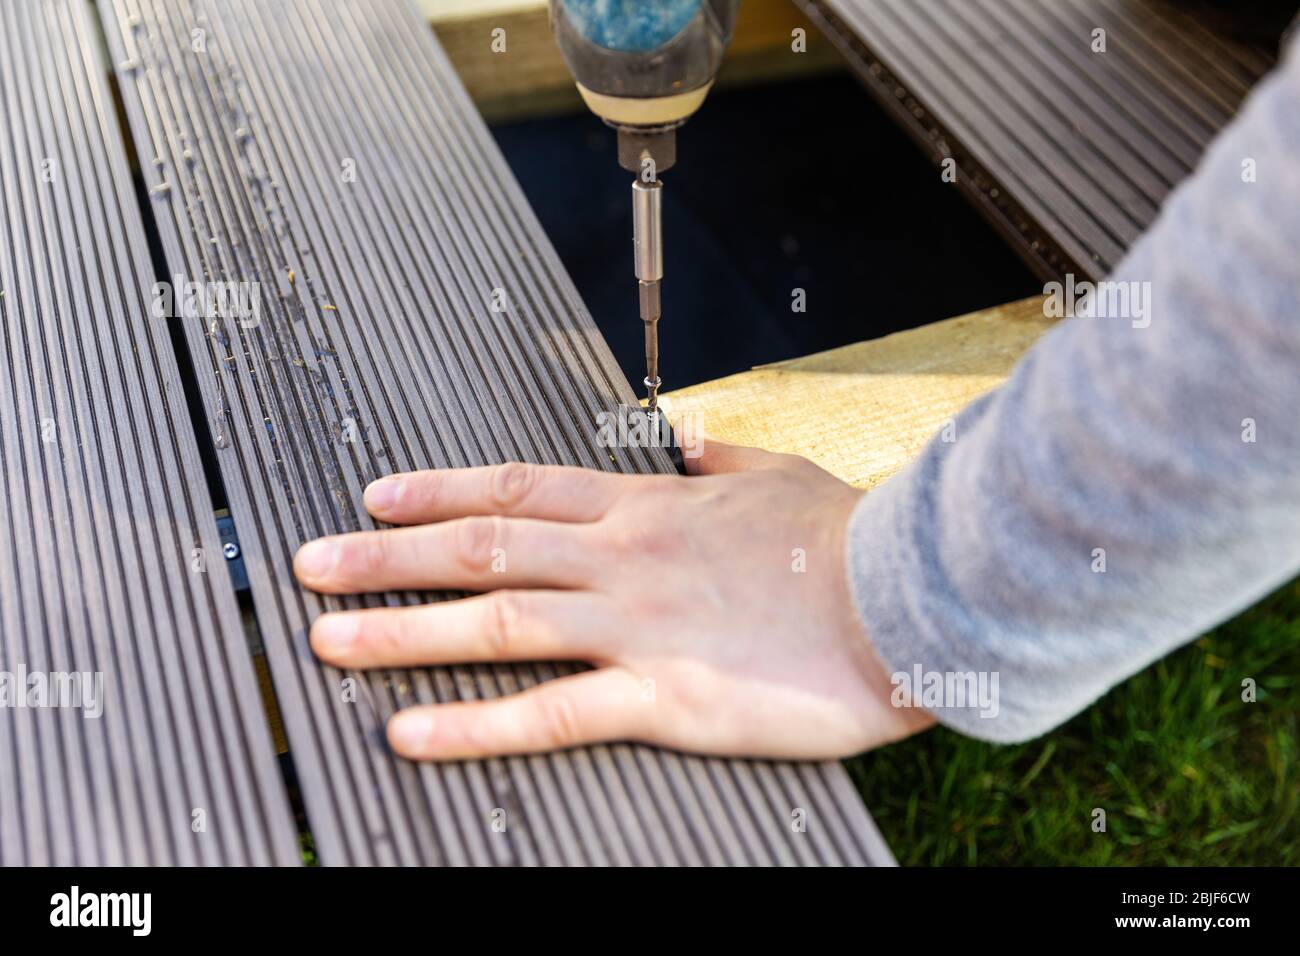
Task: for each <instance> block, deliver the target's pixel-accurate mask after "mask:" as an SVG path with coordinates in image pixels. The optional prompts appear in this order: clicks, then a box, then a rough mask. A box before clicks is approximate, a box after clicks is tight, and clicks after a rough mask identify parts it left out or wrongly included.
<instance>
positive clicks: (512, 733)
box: [388, 667, 651, 760]
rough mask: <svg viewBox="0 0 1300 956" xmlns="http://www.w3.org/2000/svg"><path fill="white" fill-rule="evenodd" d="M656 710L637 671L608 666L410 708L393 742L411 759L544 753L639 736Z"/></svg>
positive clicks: (394, 723) (393, 727)
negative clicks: (515, 690)
mask: <svg viewBox="0 0 1300 956" xmlns="http://www.w3.org/2000/svg"><path fill="white" fill-rule="evenodd" d="M650 710H651V705H650V704H649V703H647V702H646V700H645V698H644V696H643V694H642V691H641V682H640V680H639V679H638V678H637V677H636V675H634V674H633V673H632V672H630V671H627V670H624V669H623V668H621V667H607V668H604V669H602V670H597V671H585V672H583V673H581V674H575V675H573V676H571V677H561V678H560V679H558V680H552V681H547V682H546V683H544V684H539V685H538V686H537V687H533V688H531V689H529V690H526V691H524V692H523V693H520V694H513V695H511V696H509V697H502V698H500V699H499V700H487V701H472V702H466V703H456V704H434V705H431V706H424V707H411V708H408V709H407V710H404V711H402V712H401V713H399V714H395V715H394V716H393V718H392V719H391V720H390V721H389V722H388V742H389V743H390V744H391V745H392V747H393V749H394V750H395V751H397V753H399V754H401V755H402V756H403V757H409V758H410V759H412V760H463V759H469V758H474V757H492V756H505V755H509V754H530V753H541V752H543V751H548V750H557V749H561V748H565V747H574V746H578V745H579V744H589V743H599V742H603V741H609V740H628V739H635V738H637V737H639V736H640V735H641V734H642V733H643V730H644V728H645V727H646V726H647V721H648V717H649V714H650Z"/></svg>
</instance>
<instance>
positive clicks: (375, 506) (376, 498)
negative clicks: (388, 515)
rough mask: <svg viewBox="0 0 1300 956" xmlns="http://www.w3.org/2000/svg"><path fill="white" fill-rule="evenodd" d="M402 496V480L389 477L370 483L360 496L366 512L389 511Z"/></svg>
mask: <svg viewBox="0 0 1300 956" xmlns="http://www.w3.org/2000/svg"><path fill="white" fill-rule="evenodd" d="M401 495H402V480H401V479H400V478H395V477H393V476H392V475H389V476H388V477H386V478H380V479H378V480H377V481H372V482H371V483H370V484H369V485H368V486H367V487H366V491H365V494H364V495H363V496H362V497H363V499H364V500H365V503H366V510H367V511H371V512H374V511H390V510H392V508H393V507H394V506H395V505H396V504H397V499H398V498H400V497H401Z"/></svg>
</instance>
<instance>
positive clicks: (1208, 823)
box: [848, 581, 1300, 866]
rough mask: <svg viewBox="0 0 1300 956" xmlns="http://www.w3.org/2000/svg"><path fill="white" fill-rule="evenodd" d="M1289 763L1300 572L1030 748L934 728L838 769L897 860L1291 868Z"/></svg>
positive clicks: (1293, 809)
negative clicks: (1100, 814) (1099, 826)
mask: <svg viewBox="0 0 1300 956" xmlns="http://www.w3.org/2000/svg"><path fill="white" fill-rule="evenodd" d="M1246 677H1252V678H1254V680H1255V682H1256V684H1257V700H1256V702H1255V703H1253V704H1252V703H1245V702H1243V701H1242V699H1241V694H1242V688H1241V682H1242V679H1243V678H1246ZM1298 757H1300V581H1296V582H1293V583H1291V584H1289V585H1288V586H1286V587H1284V588H1282V589H1281V590H1280V591H1277V592H1276V593H1274V594H1273V595H1271V596H1270V597H1268V598H1267V599H1265V600H1264V601H1261V602H1260V603H1259V604H1258V605H1256V606H1255V607H1254V608H1252V609H1251V610H1249V611H1246V612H1245V613H1243V614H1242V615H1240V616H1239V617H1237V618H1236V619H1234V620H1232V621H1229V622H1227V623H1226V624H1223V625H1222V626H1220V627H1218V628H1216V629H1215V630H1214V631H1211V632H1210V633H1209V634H1207V635H1206V636H1204V637H1202V638H1201V639H1200V640H1198V641H1196V642H1195V643H1193V644H1191V645H1189V646H1187V647H1185V648H1183V649H1182V650H1180V651H1178V652H1177V653H1174V654H1171V655H1170V656H1169V657H1166V658H1165V659H1164V660H1162V661H1159V662H1157V663H1156V664H1154V665H1152V666H1151V667H1150V668H1148V669H1147V670H1145V671H1143V672H1142V673H1140V674H1138V675H1137V676H1135V677H1133V678H1132V679H1131V680H1129V681H1127V682H1125V683H1124V684H1122V685H1120V686H1119V687H1117V688H1115V689H1114V690H1112V691H1111V692H1110V693H1109V694H1107V695H1106V696H1105V697H1103V698H1102V699H1101V700H1099V701H1098V702H1097V703H1096V704H1094V705H1093V706H1092V707H1090V708H1088V709H1087V710H1086V711H1084V712H1083V713H1082V714H1079V715H1078V716H1077V717H1075V718H1074V719H1073V720H1071V721H1070V722H1069V723H1067V724H1065V725H1064V726H1062V727H1060V728H1058V729H1057V730H1055V731H1053V732H1052V733H1050V734H1047V735H1046V736H1044V737H1041V738H1039V739H1038V740H1035V741H1032V742H1031V743H1027V744H1020V745H1015V746H999V745H993V744H985V743H980V742H979V741H975V740H971V739H968V738H964V737H961V736H959V735H958V734H955V733H953V732H951V731H949V730H946V729H943V728H939V729H936V730H932V731H930V732H928V733H925V734H922V735H920V736H918V737H914V738H912V739H910V740H906V741H903V742H902V743H898V744H894V745H892V746H889V747H885V748H882V749H880V750H878V751H875V752H873V753H870V754H866V755H864V756H862V757H859V758H856V759H855V760H852V761H849V763H848V766H849V770H850V771H851V772H852V774H853V776H854V779H855V780H856V781H857V783H858V786H859V788H860V789H861V791H862V794H863V796H864V797H865V799H866V801H867V805H868V807H870V808H871V812H872V814H873V815H874V816H875V819H876V822H877V823H878V824H879V825H880V829H881V830H882V831H883V833H884V835H885V838H886V839H887V840H888V841H889V844H890V846H891V847H892V848H893V850H894V853H895V855H896V856H897V857H898V860H899V862H900V863H903V864H905V865H908V864H910V865H966V864H970V865H975V864H980V865H985V866H988V865H998V864H1020V865H1032V864H1058V865H1092V866H1101V865H1194V864H1199V865H1210V866H1213V865H1243V864H1259V865H1263V864H1274V865H1292V866H1294V865H1297V864H1300V813H1298V812H1297V809H1298V807H1300V767H1297V758H1298ZM1095 807H1101V808H1103V809H1105V811H1106V832H1105V833H1095V832H1093V829H1092V820H1093V808H1095Z"/></svg>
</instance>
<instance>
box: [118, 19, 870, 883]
mask: <svg viewBox="0 0 1300 956" xmlns="http://www.w3.org/2000/svg"><path fill="white" fill-rule="evenodd" d="M101 9H102V11H103V19H104V22H105V27H106V32H107V34H108V37H109V43H110V46H111V48H112V50H113V55H114V58H115V60H117V61H118V63H119V76H120V81H121V83H122V86H123V89H124V99H125V104H126V110H127V114H128V117H129V120H130V123H131V126H132V128H133V130H134V131H135V140H136V143H137V146H138V148H139V149H140V150H141V151H142V153H144V152H147V151H153V152H155V153H156V154H157V155H158V156H159V157H160V160H161V162H160V164H159V165H156V166H155V165H153V164H152V163H149V162H148V161H147V160H146V161H145V164H144V170H145V175H146V177H147V178H148V180H149V183H150V185H151V186H155V187H156V186H158V185H159V184H160V183H162V182H164V181H166V182H169V183H170V185H171V188H170V189H169V190H168V191H166V192H163V193H160V194H159V196H158V198H157V201H156V203H155V207H154V208H155V213H156V215H157V218H158V221H159V229H160V233H161V235H162V240H163V245H164V249H165V252H166V255H167V258H168V261H169V263H172V264H173V267H174V268H175V269H176V270H177V271H185V272H187V273H194V274H201V275H207V276H212V277H222V278H229V279H234V280H250V281H258V282H260V283H261V288H262V291H263V300H262V301H263V314H262V319H261V324H260V325H259V326H258V327H257V328H253V329H243V328H240V327H238V325H237V324H236V323H234V322H230V321H222V322H219V323H218V324H217V326H216V327H215V329H212V330H209V329H205V328H200V327H197V326H194V325H191V326H189V327H187V340H188V345H189V348H190V351H191V354H192V355H193V357H194V361H195V365H196V366H197V367H198V375H199V386H200V389H201V391H202V393H203V395H204V396H205V399H206V401H207V403H208V408H207V414H208V416H209V418H210V420H211V421H212V427H211V429H210V430H211V433H212V436H214V438H215V437H216V436H220V437H221V441H220V444H221V446H222V447H221V448H220V450H219V451H218V453H217V459H218V462H219V464H220V467H221V471H222V475H223V477H224V479H225V482H226V486H227V488H228V490H229V494H230V497H231V508H232V511H233V513H234V515H235V517H236V519H237V522H238V524H239V527H240V529H241V534H242V538H243V545H244V553H245V558H246V561H247V563H248V566H249V570H250V577H251V579H252V582H253V592H254V602H255V604H256V608H257V613H258V618H259V622H260V625H261V628H262V630H263V634H264V639H265V642H266V644H267V647H268V654H269V658H270V663H271V667H272V671H273V675H274V680H275V685H276V690H277V694H278V696H279V699H280V704H281V708H282V710H283V713H284V717H285V725H286V730H287V733H288V736H289V741H290V747H291V750H292V752H293V754H294V758H295V762H296V766H297V768H298V771H299V775H300V777H301V779H302V783H303V793H304V799H305V800H306V803H307V812H308V816H309V819H310V823H311V826H312V828H313V832H314V834H315V836H316V842H317V848H318V851H319V853H320V856H321V859H322V861H323V862H325V863H327V864H348V863H360V864H384V863H498V864H528V863H543V864H550V863H695V862H702V863H796V862H806V863H824V864H840V863H890V862H892V858H891V856H890V854H889V852H888V849H887V848H886V847H885V846H884V844H883V841H881V839H880V837H879V834H878V833H877V832H876V830H875V827H874V825H873V824H872V822H871V820H870V817H869V816H868V815H867V813H866V811H865V809H864V808H863V807H862V805H861V802H860V801H859V800H858V799H857V797H856V795H855V794H854V792H853V788H852V786H851V784H850V783H849V781H848V778H847V775H846V774H845V772H844V770H843V769H842V768H841V767H840V766H838V765H836V764H819V765H814V766H807V767H799V768H794V767H792V766H790V765H767V764H755V763H751V762H745V761H720V760H702V759H699V758H690V757H682V756H679V755H676V754H672V753H668V752H664V751H658V750H654V749H652V748H648V747H642V746H633V745H627V744H620V745H615V746H602V747H589V748H580V749H577V750H574V751H571V752H568V753H564V754H558V755H547V756H538V757H529V758H512V759H504V760H487V761H478V762H465V763H457V764H449V765H440V766H432V765H423V766H417V765H413V764H410V763H407V762H404V761H400V760H396V759H394V758H393V757H392V755H391V754H390V753H389V752H388V750H387V748H386V746H385V744H384V742H383V739H382V734H383V727H384V724H385V722H386V720H387V718H388V716H389V715H391V714H392V713H393V712H394V710H396V709H397V708H399V707H402V706H406V705H408V704H413V703H418V702H432V701H447V700H457V699H470V698H482V697H492V696H496V695H499V694H503V693H509V692H511V691H513V690H515V689H518V688H522V687H527V686H530V685H532V684H535V683H536V682H537V681H539V680H545V679H549V678H552V677H555V676H557V675H559V674H562V673H566V672H569V671H571V670H572V667H571V666H570V665H554V664H539V665H520V666H477V667H451V668H435V669H430V670H415V671H392V672H383V673H364V674H363V673H347V674H343V673H340V672H338V671H335V670H333V669H331V668H327V667H322V666H320V665H319V664H318V663H317V662H316V661H315V660H314V659H313V657H312V655H311V653H310V650H309V648H308V644H307V638H306V634H307V627H308V625H309V624H310V622H311V621H312V620H313V619H314V618H315V617H316V616H317V615H318V614H320V613H321V612H322V611H325V610H327V609H335V608H340V607H357V606H362V605H365V604H377V603H384V602H387V603H390V604H397V603H411V602H416V601H421V600H428V599H431V598H436V597H437V595H386V596H374V597H368V598H346V599H340V598H330V597H322V596H319V595H315V594H312V593H309V592H306V591H304V590H302V589H301V588H299V587H298V586H297V585H296V583H295V582H294V580H293V576H292V573H291V559H292V555H293V553H294V551H295V550H296V548H297V547H298V546H299V544H300V543H301V542H303V541H306V540H308V539H310V538H313V537H316V536H319V535H321V534H327V533H333V532H341V531H349V530H354V529H358V528H367V527H371V526H372V525H371V522H370V519H369V517H368V516H367V515H366V513H365V510H364V508H363V507H362V504H361V492H362V490H363V488H364V487H365V485H366V483H367V482H368V481H369V480H371V479H372V478H373V477H375V476H377V475H380V474H384V473H388V472H392V471H399V470H409V469H414V468H427V467H445V466H455V465H469V464H484V463H492V462H500V461H505V460H509V459H522V460H526V461H534V462H550V463H569V464H579V465H585V466H588V467H592V468H600V469H606V470H618V471H624V472H647V473H653V472H660V473H666V472H669V471H671V469H672V465H671V463H670V461H669V459H668V457H667V456H666V455H665V454H664V453H662V452H661V451H658V450H655V451H653V452H647V451H645V450H638V449H632V450H615V453H614V454H610V453H609V451H608V450H606V449H602V448H599V447H597V443H596V422H595V415H596V413H597V412H598V411H600V410H608V409H612V408H614V407H615V406H616V405H617V404H618V403H619V402H632V401H634V400H635V398H634V396H633V393H632V391H631V389H630V388H629V386H628V384H627V382H626V381H625V380H624V379H623V378H622V376H621V374H620V372H619V371H618V368H617V366H616V364H615V363H614V361H613V358H612V356H611V355H610V354H609V351H608V349H607V347H606V346H605V344H604V342H603V340H602V339H601V338H600V335H599V333H598V332H597V331H596V329H595V326H594V324H593V323H592V321H591V318H590V316H589V315H588V314H587V311H586V309H585V307H584V306H583V305H582V302H581V301H580V299H579V297H578V294H577V292H576V290H575V289H574V287H573V285H572V283H571V281H570V280H569V278H568V277H567V275H565V273H564V270H563V268H562V267H561V266H560V264H559V262H558V259H557V258H556V255H555V253H554V250H553V249H552V248H551V246H550V244H549V242H548V241H547V240H546V238H545V236H544V234H543V233H542V230H541V228H540V226H539V224H538V222H537V220H536V218H535V217H534V216H533V214H532V212H531V210H530V209H529V208H528V205H527V203H526V201H525V200H524V198H523V196H522V193H521V192H520V190H519V187H518V185H517V183H516V182H515V180H514V177H513V176H512V175H511V173H510V171H509V169H508V168H507V166H506V165H505V162H504V160H503V158H502V156H501V155H500V152H499V151H498V150H497V148H496V146H495V144H494V143H493V141H492V138H491V136H490V135H489V133H488V131H487V129H486V128H485V127H484V125H483V123H482V121H481V120H480V118H479V117H478V115H477V113H476V112H475V110H474V108H473V106H472V105H471V103H470V101H469V99H468V97H467V96H466V95H465V92H464V90H463V89H462V87H461V85H460V83H459V81H458V80H457V79H456V77H455V76H454V74H453V72H452V70H451V68H450V66H449V64H448V62H447V60H446V57H445V56H444V55H443V53H442V51H441V49H440V48H439V47H438V45H437V43H436V42H435V40H434V38H433V36H432V34H431V32H430V31H429V30H428V28H427V26H425V25H424V24H423V23H422V22H421V21H420V19H419V17H418V16H417V14H416V13H415V12H414V11H413V10H411V9H410V8H409V7H408V6H407V5H406V4H404V3H401V2H395V0H348V2H343V3H328V4H325V3H307V2H290V0H277V2H257V3H254V2H251V0H192V2H187V0H109V2H105V3H104V4H102V5H101ZM136 15H138V16H139V21H138V22H136V20H135V19H134V18H135V16H136ZM195 29H200V30H204V31H206V32H205V36H206V49H205V51H204V52H203V53H202V54H196V53H194V52H193V51H192V48H191V39H192V31H193V30H195ZM187 149H188V150H190V151H191V152H190V155H191V156H192V161H190V160H187V158H186V156H185V150H187ZM344 159H352V160H355V162H356V170H357V178H356V179H355V181H351V182H344V181H343V180H342V179H341V178H340V172H341V171H342V163H343V160H344ZM214 240H215V241H214ZM291 271H292V274H293V276H294V280H293V281H292V282H289V281H288V278H287V277H288V275H289V274H290V272H291ZM496 288H501V289H504V290H505V292H506V298H507V301H508V303H509V304H508V307H507V309H506V311H504V312H500V313H498V312H493V311H492V310H491V308H490V306H489V303H490V301H491V297H492V290H493V289H496ZM326 306H330V307H331V308H326ZM344 419H352V420H353V421H354V422H355V423H356V424H357V427H358V440H357V441H355V442H349V441H343V440H341V427H342V426H343V424H344ZM345 678H347V679H351V680H355V681H356V682H357V684H356V686H357V687H358V688H359V691H360V693H359V696H358V699H357V701H356V702H355V703H352V702H345V701H344V700H343V699H342V695H341V692H340V691H341V688H340V682H341V681H342V680H343V679H345ZM795 808H804V809H806V810H808V812H809V819H810V822H809V827H810V831H812V833H811V835H810V834H809V833H796V832H794V830H793V829H792V827H791V825H790V824H791V812H792V810H793V809H795ZM497 809H502V810H504V811H505V812H506V819H507V823H508V826H507V828H506V830H505V831H504V832H494V831H493V829H492V827H491V814H492V813H493V811H494V810H497Z"/></svg>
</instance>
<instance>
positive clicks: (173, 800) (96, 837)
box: [0, 0, 299, 866]
mask: <svg viewBox="0 0 1300 956" xmlns="http://www.w3.org/2000/svg"><path fill="white" fill-rule="evenodd" d="M106 66H107V65H106V64H105V63H104V62H103V60H102V57H101V55H100V51H99V41H98V36H97V33H96V30H95V24H94V21H93V20H92V19H91V18H90V15H89V13H88V12H87V10H86V8H85V5H84V4H83V3H81V2H79V0H44V2H40V3H37V2H28V0H0V127H2V128H3V129H4V130H5V138H4V141H3V142H2V143H0V672H3V674H2V675H0V681H5V680H6V679H7V680H8V681H14V680H16V681H17V685H16V686H17V688H18V689H17V692H16V696H17V697H21V698H23V699H24V700H27V701H28V702H31V703H35V702H39V700H40V698H39V697H28V695H27V692H28V691H29V690H32V689H37V688H39V686H40V685H39V679H37V682H35V683H28V682H27V678H32V677H33V675H48V674H50V673H51V672H59V673H71V672H85V673H91V674H94V673H99V674H101V675H102V716H100V717H98V718H93V717H91V718H88V717H86V716H83V714H84V711H83V710H78V709H71V708H67V707H64V708H58V709H54V708H45V709H33V708H29V707H21V708H20V707H16V706H15V700H16V696H15V690H14V687H15V685H14V684H12V683H11V684H10V685H9V687H8V688H7V689H0V691H3V693H0V703H3V706H0V864H2V865H5V866H13V865H23V864H25V865H45V864H59V865H96V864H108V865H122V864H145V863H148V864H266V863H280V864H292V863H295V862H297V861H298V860H299V854H298V839H297V833H296V830H295V828H294V826H293V821H292V819H291V817H290V815H289V811H288V805H287V802H286V800H285V795H284V787H283V783H282V780H281V776H280V771H279V768H278V766H277V764H276V761H275V756H274V754H273V752H272V750H271V743H270V737H269V734H268V732H267V728H266V719H265V716H264V714H263V711H262V707H261V702H260V700H259V697H258V690H257V685H256V682H255V680H254V677H253V669H252V666H251V663H250V661H249V658H248V652H247V649H246V647H245V644H244V636H243V633H242V629H241V626H240V619H239V612H238V609H237V607H236V604H235V599H234V593H233V591H232V590H231V587H230V580H229V577H228V575H227V573H226V566H225V563H224V559H223V558H222V555H221V542H220V539H219V537H218V534H217V525H216V520H215V518H214V516H213V513H212V503H211V500H210V498H209V495H208V490H207V487H206V485H205V483H204V480H203V474H202V470H201V467H200V464H199V456H198V451H197V446H196V445H195V440H194V434H193V431H192V429H191V424H190V419H189V417H188V414H187V411H186V406H185V401H184V398H183V396H182V394H181V387H180V379H179V377H178V373H177V368H176V362H175V358H174V355H173V353H172V351H171V349H172V346H171V343H170V341H169V337H168V330H167V326H166V322H165V321H164V320H159V319H154V318H151V317H150V314H149V308H150V300H151V289H152V286H153V283H154V279H155V277H154V275H153V267H152V265H151V262H150V258H149V253H148V248H147V246H146V241H145V235H144V231H143V227H142V223H141V219H140V210H139V207H138V205H137V203H136V199H135V195H134V191H133V187H132V183H131V178H130V174H129V169H128V165H127V156H126V153H125V151H124V149H123V145H122V141H121V136H120V133H119V131H118V127H117V122H116V118H115V116H114V110H113V102H112V99H111V97H110V94H109V88H108V83H107V71H106ZM195 549H201V550H202V552H203V554H202V556H201V557H202V560H203V564H201V565H199V567H206V570H205V571H198V570H196V568H195V565H194V561H195V559H196V553H195ZM92 681H93V679H92ZM64 702H65V703H66V702H68V701H67V700H66V699H65V701H64Z"/></svg>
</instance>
